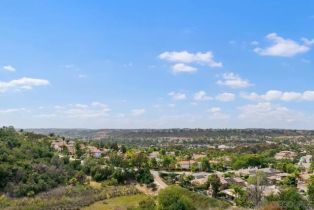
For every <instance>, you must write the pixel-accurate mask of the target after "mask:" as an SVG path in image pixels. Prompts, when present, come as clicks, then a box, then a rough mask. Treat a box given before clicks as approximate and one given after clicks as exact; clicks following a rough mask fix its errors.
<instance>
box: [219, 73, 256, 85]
mask: <svg viewBox="0 0 314 210" xmlns="http://www.w3.org/2000/svg"><path fill="white" fill-rule="evenodd" d="M222 78H223V79H222V80H218V81H217V84H218V85H223V86H227V87H230V88H247V87H250V86H252V85H253V84H251V83H250V82H249V81H248V80H245V79H242V78H241V77H240V76H239V75H237V74H234V73H224V74H223V75H222Z"/></svg>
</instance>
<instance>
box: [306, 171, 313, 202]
mask: <svg viewBox="0 0 314 210" xmlns="http://www.w3.org/2000/svg"><path fill="white" fill-rule="evenodd" d="M307 194H308V196H309V199H308V200H309V201H310V204H311V206H312V207H313V208H314V176H311V178H310V182H309V185H308V189H307Z"/></svg>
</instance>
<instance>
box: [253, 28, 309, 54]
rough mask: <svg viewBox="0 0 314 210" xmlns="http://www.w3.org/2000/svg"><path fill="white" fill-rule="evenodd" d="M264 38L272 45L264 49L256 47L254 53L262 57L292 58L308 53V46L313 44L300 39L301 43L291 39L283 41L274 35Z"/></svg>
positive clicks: (283, 39)
mask: <svg viewBox="0 0 314 210" xmlns="http://www.w3.org/2000/svg"><path fill="white" fill-rule="evenodd" d="M266 38H267V39H268V40H270V41H271V42H272V43H273V44H272V45H271V46H268V47H265V48H259V47H257V48H255V49H254V52H256V53H257V54H259V55H262V56H281V57H293V56H295V55H298V54H303V53H306V52H308V51H309V50H310V45H312V44H314V40H308V39H306V38H302V42H303V43H298V42H296V41H294V40H291V39H285V38H283V37H281V36H279V35H277V34H276V33H270V34H268V35H267V36H266Z"/></svg>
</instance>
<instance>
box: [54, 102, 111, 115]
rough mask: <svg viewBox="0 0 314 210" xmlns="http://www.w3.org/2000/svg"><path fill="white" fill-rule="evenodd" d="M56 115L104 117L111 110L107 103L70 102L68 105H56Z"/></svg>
mask: <svg viewBox="0 0 314 210" xmlns="http://www.w3.org/2000/svg"><path fill="white" fill-rule="evenodd" d="M54 108H55V113H50V114H55V115H56V116H60V117H66V118H97V117H104V116H107V115H108V112H110V109H109V107H108V106H107V105H106V104H103V103H99V102H93V103H91V104H74V105H73V104H69V105H66V106H55V107H54Z"/></svg>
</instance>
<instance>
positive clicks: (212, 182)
mask: <svg viewBox="0 0 314 210" xmlns="http://www.w3.org/2000/svg"><path fill="white" fill-rule="evenodd" d="M207 182H208V185H209V186H210V188H211V190H212V195H213V197H217V196H218V192H219V190H220V186H221V183H220V178H219V177H218V175H217V174H213V175H211V176H209V177H208V181H207Z"/></svg>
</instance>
